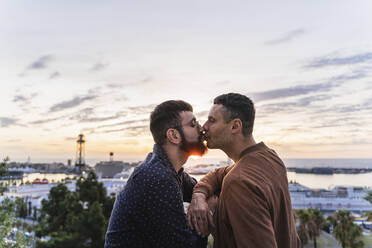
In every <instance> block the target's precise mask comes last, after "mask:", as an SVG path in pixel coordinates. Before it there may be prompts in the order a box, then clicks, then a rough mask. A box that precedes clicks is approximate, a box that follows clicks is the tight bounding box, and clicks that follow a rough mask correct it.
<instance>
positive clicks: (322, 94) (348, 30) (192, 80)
mask: <svg viewBox="0 0 372 248" xmlns="http://www.w3.org/2000/svg"><path fill="white" fill-rule="evenodd" d="M371 10H372V3H371V2H369V1H356V2H350V1H346V0H345V1H337V2H334V1H319V2H298V1H280V2H275V1H268V2H265V3H249V2H248V1H233V2H229V3H226V2H222V1H217V2H216V1H210V0H206V1H196V0H195V1H187V2H177V3H176V2H174V1H156V2H147V1H136V2H129V1H104V2H103V1H96V0H93V1H89V3H87V2H86V3H83V2H79V3H77V2H75V1H32V3H31V2H29V1H26V0H23V1H4V2H3V3H2V8H1V10H0V34H1V37H2V39H1V41H0V44H1V46H0V52H1V54H2V60H1V61H0V82H1V91H0V105H1V112H0V150H1V154H0V156H1V157H2V158H4V157H6V156H9V157H10V159H11V160H12V161H26V160H27V158H28V157H31V159H32V160H33V161H67V159H74V158H75V150H76V143H75V140H76V139H77V136H78V134H80V133H83V134H84V135H85V136H86V140H87V143H86V156H87V159H88V158H91V159H96V160H100V159H101V160H104V159H108V154H109V152H111V151H112V152H114V153H115V158H117V159H132V160H133V159H143V158H144V156H145V155H146V153H147V152H149V151H151V149H152V145H153V140H152V137H151V134H150V132H149V127H148V126H149V121H148V119H149V115H150V112H151V111H152V110H153V108H154V107H155V106H156V105H157V104H159V103H161V102H162V101H165V100H169V99H182V100H185V101H187V102H189V103H191V104H192V105H193V107H194V113H195V115H196V116H197V118H198V119H199V121H200V123H204V121H206V119H207V115H208V111H209V109H210V107H211V105H212V100H213V98H214V97H216V96H217V95H219V94H223V93H228V92H238V93H242V94H245V95H247V96H248V97H251V98H252V99H253V100H254V102H255V105H256V121H255V128H254V133H253V134H254V137H255V139H256V141H258V142H259V141H264V142H265V143H267V144H268V145H269V146H270V147H272V148H273V149H275V150H276V151H277V152H278V153H279V155H280V156H281V157H283V158H371V155H370V151H371V150H372V140H371V138H370V137H371V136H372V83H371V78H372V77H371V69H372V46H371V44H372V33H371V32H370V31H369V25H368V24H369V23H371V21H372V17H371V15H370V14H369V13H370V12H371ZM225 157H226V156H225V155H224V154H223V153H222V152H217V151H210V152H209V153H208V154H207V156H206V158H211V159H212V158H213V159H215V158H216V159H225Z"/></svg>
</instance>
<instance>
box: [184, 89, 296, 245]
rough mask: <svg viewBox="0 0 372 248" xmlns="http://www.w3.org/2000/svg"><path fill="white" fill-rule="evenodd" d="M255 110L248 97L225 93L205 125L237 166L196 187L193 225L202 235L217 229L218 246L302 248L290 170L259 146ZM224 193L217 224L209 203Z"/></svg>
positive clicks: (212, 141) (210, 141)
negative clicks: (289, 176) (288, 172)
mask: <svg viewBox="0 0 372 248" xmlns="http://www.w3.org/2000/svg"><path fill="white" fill-rule="evenodd" d="M254 118H255V109H254V105H253V102H252V101H251V100H250V99H249V98H248V97H246V96H243V95H241V94H236V93H230V94H224V95H221V96H218V97H216V98H215V99H214V105H213V107H212V108H211V110H210V112H209V116H208V121H207V122H206V123H205V124H204V126H203V129H204V131H205V139H206V141H207V145H208V148H211V149H221V150H222V151H224V152H225V153H226V154H227V156H229V157H230V158H231V159H233V160H234V162H235V164H234V165H232V166H228V167H223V168H219V169H216V170H214V171H212V172H209V173H208V174H207V175H206V176H205V177H204V178H202V179H201V180H200V182H199V183H198V184H197V185H196V186H195V187H194V191H193V192H194V193H193V196H192V201H191V204H190V207H189V210H188V220H189V224H190V226H192V228H195V229H196V231H197V232H199V233H200V234H202V235H207V234H208V233H209V228H211V227H215V228H212V229H213V230H212V234H213V237H214V247H215V248H216V247H217V248H220V247H227V248H232V247H253V248H260V247H262V248H271V247H279V248H286V247H288V248H297V247H300V240H299V238H298V235H297V233H296V225H295V221H294V216H293V212H292V204H291V198H290V195H289V190H288V179H287V173H286V168H285V166H284V164H283V162H282V160H281V159H280V158H279V157H278V155H277V154H276V153H275V151H274V150H272V149H270V148H268V147H267V146H266V145H265V144H264V143H262V142H261V143H258V144H257V143H256V142H255V140H254V138H253V136H252V130H253V124H254ZM214 195H218V196H219V199H218V204H217V208H216V210H215V212H214V213H213V220H212V217H211V212H210V209H209V208H208V204H207V200H208V199H209V198H210V197H212V196H214Z"/></svg>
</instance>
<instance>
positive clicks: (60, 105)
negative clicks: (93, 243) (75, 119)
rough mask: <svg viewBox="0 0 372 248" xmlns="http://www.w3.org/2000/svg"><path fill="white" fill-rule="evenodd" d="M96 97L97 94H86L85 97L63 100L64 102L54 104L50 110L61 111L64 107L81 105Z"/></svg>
mask: <svg viewBox="0 0 372 248" xmlns="http://www.w3.org/2000/svg"><path fill="white" fill-rule="evenodd" d="M95 98H97V96H95V95H91V96H84V97H79V96H76V97H74V98H73V99H71V100H68V101H63V102H60V103H57V104H55V105H53V106H52V107H51V108H50V110H49V112H57V111H61V110H64V109H69V108H73V107H76V106H79V105H80V104H82V103H84V102H86V101H89V100H93V99H95Z"/></svg>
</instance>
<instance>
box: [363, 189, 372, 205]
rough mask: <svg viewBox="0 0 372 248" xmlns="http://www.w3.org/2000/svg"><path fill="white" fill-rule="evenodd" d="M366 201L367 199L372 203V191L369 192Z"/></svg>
mask: <svg viewBox="0 0 372 248" xmlns="http://www.w3.org/2000/svg"><path fill="white" fill-rule="evenodd" d="M364 199H366V200H367V201H369V202H370V203H372V191H370V192H368V195H367V196H366V197H364Z"/></svg>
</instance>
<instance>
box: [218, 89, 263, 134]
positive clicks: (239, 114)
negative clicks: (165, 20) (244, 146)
mask: <svg viewBox="0 0 372 248" xmlns="http://www.w3.org/2000/svg"><path fill="white" fill-rule="evenodd" d="M213 103H214V104H221V105H223V107H224V110H223V111H222V115H223V118H224V120H225V122H226V123H227V122H229V121H231V120H233V119H235V118H239V119H240V120H241V121H242V124H243V135H244V136H246V137H247V136H249V135H251V134H252V131H253V124H254V118H255V113H256V110H255V108H254V104H253V102H252V100H251V99H249V98H248V97H247V96H244V95H242V94H238V93H228V94H223V95H220V96H217V97H216V98H215V99H214V101H213Z"/></svg>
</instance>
